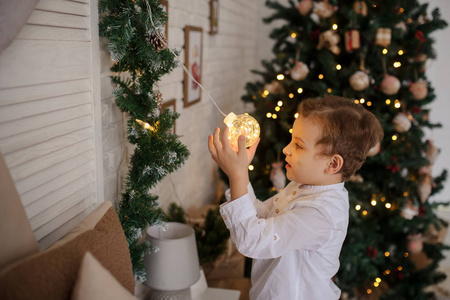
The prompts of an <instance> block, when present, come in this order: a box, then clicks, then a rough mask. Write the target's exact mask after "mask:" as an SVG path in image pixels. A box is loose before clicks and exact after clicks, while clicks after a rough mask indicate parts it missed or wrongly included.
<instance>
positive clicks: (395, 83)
mask: <svg viewBox="0 0 450 300" xmlns="http://www.w3.org/2000/svg"><path fill="white" fill-rule="evenodd" d="M400 86H401V84H400V80H398V78H397V77H395V76H392V75H387V74H386V75H384V78H383V80H382V81H381V85H380V89H381V91H382V92H383V93H384V94H386V95H395V94H397V93H398V91H399V90H400Z"/></svg>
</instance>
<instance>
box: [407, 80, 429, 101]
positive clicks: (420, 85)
mask: <svg viewBox="0 0 450 300" xmlns="http://www.w3.org/2000/svg"><path fill="white" fill-rule="evenodd" d="M409 91H410V92H411V94H412V96H413V99H414V100H418V101H420V100H423V99H425V97H426V96H427V95H428V85H427V83H426V82H425V81H417V82H413V83H411V85H410V86H409Z"/></svg>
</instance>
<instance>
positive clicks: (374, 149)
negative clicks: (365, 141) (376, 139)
mask: <svg viewBox="0 0 450 300" xmlns="http://www.w3.org/2000/svg"><path fill="white" fill-rule="evenodd" d="M380 148H381V146H380V143H377V144H376V145H375V146H373V147H372V148H370V150H369V152H368V153H367V156H375V155H377V154H378V153H380Z"/></svg>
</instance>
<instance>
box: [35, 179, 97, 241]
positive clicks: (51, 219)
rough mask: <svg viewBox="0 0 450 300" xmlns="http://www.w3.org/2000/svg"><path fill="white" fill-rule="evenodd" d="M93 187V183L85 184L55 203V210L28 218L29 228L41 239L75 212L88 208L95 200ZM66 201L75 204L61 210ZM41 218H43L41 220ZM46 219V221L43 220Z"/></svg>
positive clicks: (74, 214)
mask: <svg viewBox="0 0 450 300" xmlns="http://www.w3.org/2000/svg"><path fill="white" fill-rule="evenodd" d="M94 193H95V188H94V184H90V185H88V186H85V187H84V188H82V189H81V190H79V191H76V192H75V193H73V194H72V195H70V196H69V197H67V198H66V199H64V200H63V202H62V203H61V204H59V205H58V204H55V205H56V208H57V210H56V212H55V211H52V210H50V211H47V212H42V213H41V214H39V215H37V216H36V217H34V218H31V219H30V223H31V228H33V230H34V234H35V236H36V238H37V239H41V238H43V237H44V236H46V235H47V234H49V233H51V232H52V231H54V230H55V229H57V228H58V227H59V226H61V225H63V224H64V223H65V222H67V221H68V220H70V219H71V218H73V217H75V216H76V215H77V214H79V213H80V212H81V211H82V210H84V209H86V208H88V207H89V206H91V205H92V204H93V203H95V202H96V200H95V194H94ZM67 203H68V204H69V205H70V204H72V205H73V204H75V205H74V206H72V207H69V209H66V210H62V209H61V206H64V205H65V206H67ZM42 219H44V220H43V221H44V222H43V221H42ZM45 220H47V222H45ZM40 223H44V224H43V225H41V226H40V227H37V224H40Z"/></svg>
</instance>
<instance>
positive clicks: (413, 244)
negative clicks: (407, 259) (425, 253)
mask: <svg viewBox="0 0 450 300" xmlns="http://www.w3.org/2000/svg"><path fill="white" fill-rule="evenodd" d="M407 249H408V251H409V253H411V254H416V253H419V252H421V251H422V250H423V238H422V234H421V233H418V234H414V235H410V236H408V244H407Z"/></svg>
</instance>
